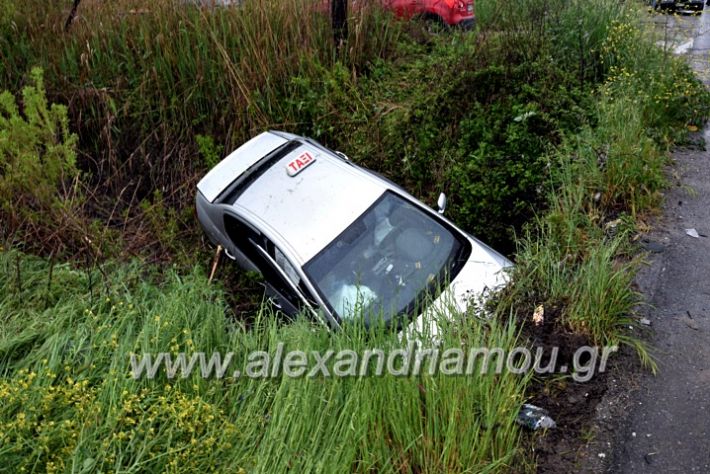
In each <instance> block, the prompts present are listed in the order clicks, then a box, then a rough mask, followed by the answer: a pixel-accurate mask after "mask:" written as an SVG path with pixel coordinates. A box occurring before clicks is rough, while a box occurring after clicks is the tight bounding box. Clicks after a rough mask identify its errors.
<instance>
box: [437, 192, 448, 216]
mask: <svg viewBox="0 0 710 474" xmlns="http://www.w3.org/2000/svg"><path fill="white" fill-rule="evenodd" d="M436 206H437V207H438V208H439V214H443V213H444V211H445V210H446V194H444V193H441V194H439V199H437V200H436Z"/></svg>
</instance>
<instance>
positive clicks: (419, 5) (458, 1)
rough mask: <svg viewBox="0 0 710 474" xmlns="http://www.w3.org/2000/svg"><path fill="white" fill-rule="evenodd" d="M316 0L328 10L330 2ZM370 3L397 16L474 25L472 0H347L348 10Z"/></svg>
mask: <svg viewBox="0 0 710 474" xmlns="http://www.w3.org/2000/svg"><path fill="white" fill-rule="evenodd" d="M333 1H335V0H323V1H322V2H317V3H316V5H318V10H320V11H322V12H323V13H325V12H326V11H327V12H330V11H331V7H332V2H333ZM370 3H374V4H380V5H382V6H383V7H384V8H385V9H386V10H390V11H392V12H394V14H395V15H396V16H397V17H399V18H404V19H410V18H422V19H425V20H428V21H432V22H436V23H439V24H441V25H448V26H460V27H462V28H465V29H470V28H472V27H473V25H474V20H475V15H474V0H348V9H349V10H350V11H353V10H358V9H360V8H362V7H363V6H365V5H366V4H367V5H369V4H370Z"/></svg>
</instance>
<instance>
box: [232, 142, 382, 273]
mask: <svg viewBox="0 0 710 474" xmlns="http://www.w3.org/2000/svg"><path fill="white" fill-rule="evenodd" d="M305 152H307V153H310V154H311V156H312V157H313V158H315V160H314V161H313V162H312V163H310V164H308V165H307V166H306V167H304V168H302V169H301V170H300V171H299V172H298V174H296V175H294V176H290V175H289V172H288V164H289V163H291V162H293V161H294V160H295V159H297V158H299V157H301V156H303V154H304V153H305ZM387 189H388V186H387V185H386V184H385V182H384V181H382V180H379V179H377V178H376V177H375V176H373V175H371V174H369V173H367V172H366V171H364V170H362V169H360V168H358V167H356V166H353V165H352V164H350V163H349V162H347V161H345V160H344V159H342V158H340V157H338V156H336V155H334V154H332V153H330V152H328V151H326V150H324V149H321V148H320V147H317V146H315V145H312V144H310V143H303V142H302V143H300V144H299V146H297V147H296V148H294V149H293V150H291V151H290V152H289V153H288V154H286V155H285V156H284V157H282V158H281V159H279V160H278V161H276V162H275V163H274V164H273V165H272V166H271V167H270V168H269V169H267V170H266V171H264V172H263V173H262V174H261V176H259V178H257V179H256V180H255V181H254V182H253V183H252V184H251V185H250V186H249V187H248V188H246V189H245V190H244V191H243V192H241V193H240V194H239V197H238V198H237V199H236V201H235V202H234V203H233V206H234V208H235V210H236V211H237V212H238V213H239V214H241V215H244V216H245V217H247V218H248V220H249V221H251V222H252V223H254V224H255V225H256V226H257V227H260V228H262V230H264V231H268V233H269V234H272V235H274V234H275V235H276V236H277V237H278V238H279V240H280V241H281V242H280V243H279V244H280V246H281V247H283V246H284V245H285V246H287V247H288V248H283V249H282V250H283V251H284V252H287V253H289V254H291V256H292V257H293V258H294V259H295V260H297V262H294V263H298V264H300V265H303V264H304V263H306V262H307V261H309V260H310V259H311V258H313V257H314V256H315V255H316V254H317V253H318V252H320V251H321V250H322V249H323V248H324V247H325V246H326V245H328V244H329V243H330V242H332V241H333V240H334V239H335V238H336V237H337V236H338V235H339V234H340V233H341V232H343V231H344V230H345V229H346V228H347V227H348V226H349V225H350V224H352V223H353V221H355V219H357V218H358V217H359V216H360V215H362V214H363V213H364V212H365V211H366V210H367V209H368V208H370V207H371V206H372V205H373V204H374V202H375V201H376V200H377V199H378V198H379V197H380V196H382V194H383V193H384V192H385V191H386V190H387Z"/></svg>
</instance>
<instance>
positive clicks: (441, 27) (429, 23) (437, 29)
mask: <svg viewBox="0 0 710 474" xmlns="http://www.w3.org/2000/svg"><path fill="white" fill-rule="evenodd" d="M708 1H710V0H708ZM422 19H423V20H424V26H425V28H426V30H427V32H428V33H430V34H433V35H437V34H439V33H441V32H443V31H445V30H446V29H447V25H446V23H445V22H444V19H443V18H441V17H440V16H439V15H437V14H435V13H425V14H424V15H423V16H422Z"/></svg>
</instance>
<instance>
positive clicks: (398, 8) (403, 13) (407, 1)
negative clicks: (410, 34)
mask: <svg viewBox="0 0 710 474" xmlns="http://www.w3.org/2000/svg"><path fill="white" fill-rule="evenodd" d="M382 3H383V5H384V7H385V9H387V10H391V11H393V12H394V14H395V15H397V16H398V17H401V18H411V17H412V16H414V15H415V14H416V13H421V11H422V5H421V4H422V0H383V1H382Z"/></svg>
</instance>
